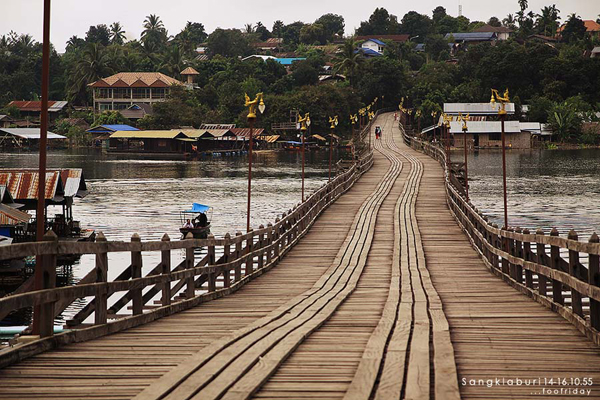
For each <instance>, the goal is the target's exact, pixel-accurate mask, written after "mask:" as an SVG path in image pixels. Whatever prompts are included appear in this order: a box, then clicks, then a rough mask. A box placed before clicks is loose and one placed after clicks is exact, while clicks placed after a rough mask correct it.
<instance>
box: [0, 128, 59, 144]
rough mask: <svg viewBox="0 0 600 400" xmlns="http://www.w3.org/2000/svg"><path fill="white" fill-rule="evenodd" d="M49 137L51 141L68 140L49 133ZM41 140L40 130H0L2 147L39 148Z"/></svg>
mask: <svg viewBox="0 0 600 400" xmlns="http://www.w3.org/2000/svg"><path fill="white" fill-rule="evenodd" d="M47 137H48V140H51V141H61V140H64V139H67V137H66V136H63V135H58V134H56V133H53V132H48V135H47ZM40 138H41V129H40V128H0V147H18V148H22V147H37V146H39V140H40Z"/></svg>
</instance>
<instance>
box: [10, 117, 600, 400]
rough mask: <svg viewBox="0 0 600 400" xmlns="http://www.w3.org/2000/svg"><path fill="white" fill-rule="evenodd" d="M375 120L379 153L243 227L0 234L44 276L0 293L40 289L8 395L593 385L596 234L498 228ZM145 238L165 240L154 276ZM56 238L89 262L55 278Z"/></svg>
mask: <svg viewBox="0 0 600 400" xmlns="http://www.w3.org/2000/svg"><path fill="white" fill-rule="evenodd" d="M376 124H377V125H381V126H382V127H383V132H384V134H383V138H382V140H374V141H373V143H374V147H375V151H374V152H373V153H369V152H365V153H364V155H363V157H362V158H360V160H359V161H357V163H355V164H354V165H352V166H351V167H349V168H348V169H347V170H345V171H344V172H342V173H341V174H339V175H338V176H337V177H336V178H335V179H334V180H332V182H331V183H329V184H328V185H326V186H324V187H323V188H321V189H320V190H318V191H317V192H315V193H314V194H313V195H311V196H310V197H309V198H308V199H307V200H306V201H305V202H304V203H303V204H300V205H299V206H298V207H296V208H295V209H294V210H290V211H289V212H287V213H285V214H284V215H283V216H282V218H281V219H277V220H276V221H275V222H274V224H272V225H271V224H270V225H268V226H267V227H262V226H261V227H260V228H259V229H257V230H255V231H252V232H249V233H247V234H241V233H238V234H236V235H234V236H230V235H226V236H225V237H223V238H219V239H216V238H213V237H209V238H208V239H206V240H194V239H188V240H182V241H170V240H169V238H168V237H164V238H163V240H162V241H160V242H142V241H140V240H139V237H137V236H134V237H133V238H132V242H131V243H123V242H107V241H105V240H103V238H102V237H99V241H98V242H97V243H92V244H82V243H77V244H69V245H63V244H60V243H57V242H56V241H54V240H52V239H53V237H52V236H51V235H48V236H47V239H48V241H47V242H46V243H43V244H23V245H14V246H10V247H4V248H0V259H8V258H15V257H20V256H23V255H34V254H35V255H41V256H42V261H43V263H42V265H43V268H44V269H45V271H46V272H47V279H46V284H47V285H48V289H45V290H41V291H37V292H25V293H17V294H14V295H11V296H8V297H5V298H2V299H0V316H4V315H6V314H7V313H8V312H11V311H14V310H19V309H22V308H26V307H36V309H37V310H38V315H39V316H40V317H39V323H40V332H41V336H40V337H37V338H36V337H33V338H28V339H29V340H25V339H26V338H21V339H20V340H18V341H17V342H16V343H13V346H11V347H6V348H4V349H2V350H0V366H2V367H3V369H1V370H0V399H29V398H40V399H42V398H43V399H50V398H57V399H83V398H87V399H89V398H106V399H131V398H136V399H202V400H204V399H246V398H264V399H311V400H316V399H346V400H359V399H364V400H368V399H381V400H386V399H438V400H441V399H449V400H452V399H459V398H464V399H509V398H514V399H528V398H539V397H548V398H554V399H563V398H581V399H583V398H585V399H589V398H600V389H599V387H598V384H599V383H600V362H599V361H600V349H599V348H598V343H600V335H598V328H599V327H600V308H599V307H598V304H599V303H598V301H600V288H599V284H600V274H599V258H600V244H599V243H598V238H597V236H593V237H592V238H591V239H590V240H589V243H588V242H584V241H578V240H577V239H578V238H577V236H576V234H575V233H574V232H571V233H570V235H569V238H561V237H559V236H558V233H557V231H552V232H551V233H550V234H549V235H544V233H543V232H541V231H538V232H536V233H535V234H532V233H530V232H528V231H522V230H520V229H510V230H500V229H498V228H497V227H495V226H494V225H492V224H490V223H489V222H488V220H487V218H486V217H484V216H483V215H481V214H480V213H479V212H478V211H477V210H476V209H475V208H474V207H473V206H472V205H470V204H468V203H467V202H466V201H465V200H464V199H463V197H462V196H461V192H460V188H456V187H454V186H453V185H452V184H451V183H448V182H454V181H456V180H455V179H453V178H452V177H451V176H445V175H447V173H446V172H445V171H444V170H443V169H442V165H444V155H443V152H442V151H441V150H440V149H439V148H438V147H433V146H431V145H429V144H427V143H423V142H420V141H419V140H417V139H415V138H412V137H410V136H408V135H407V134H406V133H405V132H404V130H403V129H402V127H400V126H398V125H397V122H395V121H394V117H393V115H392V114H382V115H380V116H378V118H377V120H376ZM370 128H371V126H369V127H368V129H367V130H366V131H365V132H364V135H363V139H364V136H366V135H370V134H371V129H370ZM197 247H203V248H205V249H206V253H205V254H203V256H202V257H200V258H201V259H200V260H198V259H197V258H198V257H195V256H194V248H197ZM177 249H184V250H185V254H186V257H185V260H183V261H182V262H181V263H180V264H179V265H177V266H172V265H171V254H170V253H171V252H172V251H174V250H175V251H176V250H177ZM124 251H127V252H130V253H131V265H130V267H129V268H127V269H126V271H125V272H124V273H123V274H121V276H119V278H118V279H116V280H115V281H113V282H106V276H107V269H108V268H109V262H108V260H109V254H110V253H112V252H124ZM142 252H161V256H162V262H161V263H160V264H158V265H157V266H156V267H155V268H153V269H152V270H151V272H150V273H149V274H148V275H147V276H145V277H142V276H141V271H142V259H143V258H142ZM65 253H77V254H95V256H96V268H95V269H94V271H92V272H91V273H90V275H88V276H87V277H86V278H85V279H84V280H83V281H82V282H80V284H78V285H76V286H70V287H63V288H53V287H52V286H53V283H52V280H53V279H52V270H53V267H54V263H55V257H56V256H57V255H60V254H65ZM83 297H87V298H92V301H91V302H90V303H89V304H88V306H86V307H85V308H84V309H82V310H81V311H80V312H79V314H78V315H77V316H75V317H74V318H73V319H72V320H71V321H69V324H68V325H69V328H70V330H68V331H66V332H64V333H60V334H56V335H52V333H51V332H52V325H53V319H54V317H55V316H56V315H58V314H59V313H60V312H61V311H62V310H64V309H65V307H66V306H68V305H69V304H70V303H72V302H73V301H75V300H76V299H79V298H83ZM128 306H129V307H128Z"/></svg>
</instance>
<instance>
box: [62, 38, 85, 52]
mask: <svg viewBox="0 0 600 400" xmlns="http://www.w3.org/2000/svg"><path fill="white" fill-rule="evenodd" d="M83 46H85V40H83V39H81V38H79V37H77V36H75V35H73V36H71V37H70V38H69V40H68V41H67V47H66V49H65V50H66V51H67V52H68V51H74V50H77V49H80V48H82V47H83Z"/></svg>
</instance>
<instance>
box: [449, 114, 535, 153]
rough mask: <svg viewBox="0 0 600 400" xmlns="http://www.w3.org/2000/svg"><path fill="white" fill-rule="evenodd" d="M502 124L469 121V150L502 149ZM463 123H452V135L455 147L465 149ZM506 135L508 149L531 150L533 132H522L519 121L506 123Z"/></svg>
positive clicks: (497, 122)
mask: <svg viewBox="0 0 600 400" xmlns="http://www.w3.org/2000/svg"><path fill="white" fill-rule="evenodd" d="M501 124H502V122H500V121H469V122H468V123H467V127H468V131H467V148H470V149H472V148H495V147H498V148H500V147H502V125H501ZM462 127H463V123H462V122H460V121H452V122H450V134H451V135H452V136H453V139H454V143H453V147H458V148H461V149H462V148H463V144H464V137H463V135H464V133H463V130H462ZM504 134H505V141H506V147H507V148H513V149H529V148H531V132H528V131H522V130H521V126H520V123H519V121H506V122H505V123H504Z"/></svg>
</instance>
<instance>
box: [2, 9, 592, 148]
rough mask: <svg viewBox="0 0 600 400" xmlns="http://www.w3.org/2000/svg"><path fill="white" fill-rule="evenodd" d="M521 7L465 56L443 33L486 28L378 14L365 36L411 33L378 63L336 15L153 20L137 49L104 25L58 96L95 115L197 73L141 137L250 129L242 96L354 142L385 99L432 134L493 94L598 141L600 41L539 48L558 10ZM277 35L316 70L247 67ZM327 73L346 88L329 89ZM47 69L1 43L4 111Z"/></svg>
mask: <svg viewBox="0 0 600 400" xmlns="http://www.w3.org/2000/svg"><path fill="white" fill-rule="evenodd" d="M518 7H519V9H518V11H516V12H515V13H514V14H509V15H508V16H506V17H505V18H503V19H500V18H498V17H496V16H492V17H491V18H490V19H489V20H488V21H487V23H489V24H490V25H492V26H505V27H508V28H510V29H513V30H514V31H515V32H514V35H513V38H511V39H510V40H508V41H500V42H498V43H496V45H495V46H491V45H490V44H488V43H482V44H477V45H470V46H468V47H466V48H463V49H461V50H459V51H457V52H456V54H451V53H450V50H451V49H450V48H449V46H448V41H447V40H446V39H444V35H445V34H447V33H454V32H470V31H473V30H474V29H476V28H478V27H480V26H482V25H483V24H484V22H482V21H470V20H469V19H468V18H466V17H464V16H459V17H453V16H450V15H448V14H447V12H446V9H445V8H444V7H442V6H438V7H436V8H435V9H434V10H433V11H432V14H431V16H429V15H423V14H419V13H417V12H414V11H410V12H408V13H406V14H405V15H404V16H403V17H402V18H401V19H399V18H398V17H396V16H395V15H393V14H390V13H389V12H388V11H387V10H386V9H384V8H377V9H376V10H375V11H374V12H373V14H372V15H371V16H370V17H369V18H368V19H366V20H365V21H363V22H362V23H361V24H360V27H359V28H358V29H357V30H356V34H357V35H367V36H368V35H385V34H408V35H409V37H410V39H411V40H410V41H408V42H405V43H394V42H388V43H387V46H386V48H385V52H384V56H382V57H375V58H365V57H364V56H363V55H362V53H361V52H358V51H356V49H357V47H358V43H356V42H355V41H354V39H353V38H347V39H346V40H345V42H344V41H342V40H341V39H342V38H343V32H344V27H345V22H344V18H343V17H342V16H341V15H337V14H325V15H323V16H321V17H319V18H317V19H316V20H315V21H314V22H312V23H304V22H300V21H296V22H292V23H290V24H285V23H283V22H282V21H276V22H275V23H274V24H273V27H272V28H271V30H269V29H268V28H267V27H265V26H264V25H263V24H262V23H260V22H258V23H256V24H248V25H246V26H245V27H244V29H242V30H240V29H220V28H219V29H216V30H215V31H213V32H211V33H210V34H208V33H207V32H206V31H205V29H204V25H203V24H201V23H198V22H188V23H187V24H186V26H185V27H184V29H183V30H182V31H181V32H179V33H177V34H176V35H174V36H171V35H170V34H169V32H168V30H167V28H166V27H165V26H164V24H163V22H162V20H161V19H160V17H159V16H158V15H149V16H147V17H146V19H145V20H144V21H143V28H144V30H143V32H142V34H141V36H140V38H139V40H132V41H127V40H126V38H125V29H124V27H123V26H122V25H121V24H120V23H119V22H114V23H112V24H110V25H109V26H107V25H103V24H100V25H96V26H91V27H90V28H89V30H88V31H87V33H86V34H85V38H84V39H82V38H78V37H77V36H73V37H71V39H69V41H68V42H67V46H66V52H65V53H64V54H62V55H59V54H57V53H56V51H54V50H53V51H52V55H51V88H50V98H51V99H53V100H63V99H64V100H68V101H69V103H70V104H71V105H77V106H89V105H90V104H91V93H90V90H89V89H88V84H89V83H91V82H93V81H95V80H97V79H99V78H102V77H106V76H109V75H111V74H113V73H117V72H121V71H142V72H143V71H160V72H163V73H165V74H167V75H169V76H172V77H174V78H177V79H181V76H180V72H181V71H182V70H183V69H185V68H186V67H188V66H191V67H193V68H195V69H196V70H197V71H198V72H199V73H200V75H199V76H197V77H196V83H197V85H198V86H199V87H198V88H197V89H195V90H193V91H190V90H184V89H176V90H173V92H172V95H171V96H170V98H169V99H167V101H165V102H164V103H160V104H157V105H156V106H155V115H154V116H152V117H146V118H145V119H143V120H141V121H139V126H140V127H142V128H155V129H161V128H171V127H176V126H198V125H199V124H201V123H205V122H206V123H236V124H238V125H240V126H243V125H244V124H245V108H244V106H243V99H244V93H248V94H249V95H254V94H255V93H257V92H263V93H265V101H266V103H267V112H266V113H265V115H264V116H261V117H260V118H258V121H257V124H258V125H260V126H262V127H265V128H267V127H269V126H270V124H271V123H273V122H284V121H287V120H288V116H289V112H290V110H292V109H298V110H300V111H301V112H310V113H311V116H312V120H313V122H314V129H320V130H322V129H326V128H327V124H326V123H325V120H326V116H328V115H333V114H337V115H339V116H340V121H341V128H342V130H344V129H345V130H346V132H349V130H350V127H349V120H348V115H349V114H350V113H353V112H356V109H357V108H359V107H361V106H363V105H365V104H368V103H370V102H371V101H372V100H373V99H374V98H375V97H380V98H381V97H382V96H383V97H384V99H385V100H384V101H385V103H386V106H396V105H397V104H398V102H399V101H400V98H401V97H403V96H408V100H407V102H406V103H405V106H406V105H408V106H409V107H415V108H419V109H421V111H422V114H423V116H424V117H423V118H424V121H423V124H426V123H429V122H432V118H431V113H432V112H439V111H440V110H441V106H442V104H443V103H444V102H487V101H489V96H490V88H492V87H493V88H497V89H501V90H503V89H504V88H508V89H509V90H510V93H511V96H514V97H513V99H515V102H517V103H518V104H529V105H530V112H529V114H528V116H527V118H529V119H530V120H533V121H540V122H548V123H549V124H550V125H551V126H552V127H553V128H554V129H555V130H556V132H557V133H558V135H559V138H560V139H561V140H565V141H586V140H588V139H585V138H583V137H582V136H581V128H582V124H583V122H584V121H586V120H593V119H594V118H595V117H594V115H595V113H594V111H595V112H597V111H600V110H598V105H599V104H600V58H590V57H589V50H591V49H592V48H593V47H594V46H598V45H600V42H599V39H598V38H591V37H590V36H589V35H587V34H586V32H585V26H584V25H583V22H582V20H581V18H580V17H578V16H577V15H575V14H573V15H570V16H569V17H568V18H567V19H566V24H565V25H564V27H563V30H562V37H561V40H560V42H558V43H550V44H549V43H545V42H543V41H539V40H536V39H531V38H530V35H532V34H538V35H543V36H551V35H554V34H555V33H556V31H557V28H558V27H559V26H560V11H559V10H558V9H557V8H556V6H555V5H552V6H545V7H543V8H542V9H541V10H540V13H539V14H538V13H534V12H533V11H531V10H529V9H528V3H527V0H518ZM271 37H277V38H282V39H283V43H281V44H280V50H282V51H287V52H294V53H295V54H296V55H297V56H301V57H306V58H307V60H306V61H301V62H296V63H294V65H293V66H292V67H291V68H290V69H289V70H286V68H284V67H283V66H282V65H280V64H279V63H277V62H275V61H273V60H267V61H266V62H264V61H262V60H259V59H253V60H248V61H241V58H242V57H244V56H247V55H250V54H253V53H254V52H256V51H257V50H256V49H254V48H253V44H254V43H258V42H264V41H266V40H267V39H269V38H271ZM334 42H335V43H336V44H335V45H334V44H333V43H334ZM416 43H422V44H424V45H425V51H424V52H416V51H415V46H416ZM200 46H203V47H204V46H205V47H207V50H208V54H209V55H210V56H211V58H210V60H209V61H205V60H203V61H200V60H198V59H197V58H196V57H197V52H196V49H197V48H198V47H200ZM451 58H452V59H453V60H452V62H448V61H450V59H451ZM326 64H327V65H329V66H332V69H333V72H334V73H336V74H342V75H344V76H345V77H346V78H347V79H346V81H342V82H337V83H327V84H323V83H320V82H319V76H320V75H322V74H323V67H324V66H325V65H326ZM40 71H41V44H39V43H36V42H35V41H34V40H33V39H32V37H31V36H29V35H18V34H16V33H14V32H11V33H10V34H9V35H6V36H3V37H0V107H1V106H3V105H6V104H7V103H9V102H10V101H11V100H15V99H17V100H21V99H24V100H34V99H37V98H38V96H39V93H40V84H41V77H40ZM0 113H8V114H10V115H13V116H17V117H18V115H17V112H16V111H15V110H14V109H6V108H5V109H0ZM117 115H118V116H120V114H118V113H108V114H104V115H99V116H93V115H92V114H91V113H90V114H88V115H86V119H87V120H88V122H90V123H98V122H101V121H113V120H114V121H116V119H117V118H119V117H117ZM117 122H123V121H120V120H119V121H117ZM63 128H64V127H63ZM65 129H66V128H65ZM63 131H64V130H63ZM65 133H68V130H67V131H65Z"/></svg>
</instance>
